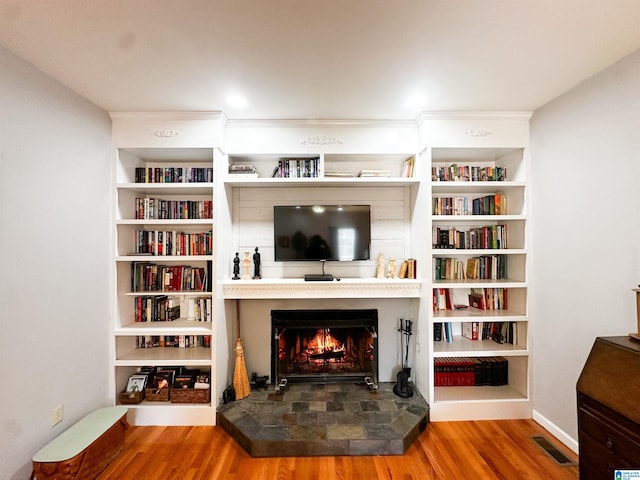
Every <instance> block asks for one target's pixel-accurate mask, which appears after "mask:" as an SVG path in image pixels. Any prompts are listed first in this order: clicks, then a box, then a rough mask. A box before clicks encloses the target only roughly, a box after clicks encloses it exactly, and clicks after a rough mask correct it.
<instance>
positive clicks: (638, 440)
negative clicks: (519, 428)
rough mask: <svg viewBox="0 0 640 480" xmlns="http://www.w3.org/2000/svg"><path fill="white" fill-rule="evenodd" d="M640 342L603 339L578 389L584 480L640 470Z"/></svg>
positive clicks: (599, 341) (610, 338)
mask: <svg viewBox="0 0 640 480" xmlns="http://www.w3.org/2000/svg"><path fill="white" fill-rule="evenodd" d="M639 394H640V342H637V341H633V340H631V339H629V338H628V337H601V338H597V339H596V341H595V343H594V345H593V347H592V349H591V353H590V354H589V357H588V359H587V362H586V363H585V366H584V368H583V370H582V373H581V375H580V378H579V380H578V384H577V395H578V439H579V443H580V447H579V448H580V450H579V455H580V478H581V479H583V480H584V479H587V480H589V479H602V478H615V477H614V473H615V470H620V469H640V404H639V403H638V395H639Z"/></svg>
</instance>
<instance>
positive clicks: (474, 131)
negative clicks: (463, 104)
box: [464, 128, 491, 137]
mask: <svg viewBox="0 0 640 480" xmlns="http://www.w3.org/2000/svg"><path fill="white" fill-rule="evenodd" d="M464 134H465V135H468V136H469V137H486V136H487V135H491V132H490V131H489V130H482V129H480V128H471V129H469V130H467V131H466V132H464Z"/></svg>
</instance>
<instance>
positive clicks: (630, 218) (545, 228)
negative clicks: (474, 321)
mask: <svg viewBox="0 0 640 480" xmlns="http://www.w3.org/2000/svg"><path fill="white" fill-rule="evenodd" d="M638 79H640V51H638V52H636V53H634V54H632V55H631V56H629V57H627V58H625V59H623V60H622V61H620V62H619V63H617V64H616V65H614V66H612V67H610V68H609V69H607V70H605V71H603V72H602V73H600V74H598V75H596V76H595V77H593V78H591V79H589V80H587V81H585V82H584V83H582V84H581V85H579V86H577V87H576V88H575V89H573V90H571V91H569V92H568V93H566V94H564V95H562V96H561V97H559V98H558V99H556V100H554V101H553V102H551V103H549V104H548V105H546V106H545V107H544V108H541V109H540V110H538V111H537V112H536V113H535V114H534V116H533V118H532V122H531V145H532V147H531V155H532V171H533V175H532V176H533V197H532V205H533V208H532V210H533V212H532V218H533V222H532V224H533V231H532V233H533V248H534V251H535V254H534V256H533V265H534V272H533V274H534V287H535V288H534V295H535V298H534V299H533V315H534V318H535V321H534V323H533V324H534V326H535V331H534V335H533V339H534V357H533V358H534V372H533V373H534V399H533V400H534V409H535V414H536V418H537V419H538V420H540V421H541V423H543V424H546V426H547V427H552V430H553V428H557V429H559V430H560V431H561V432H563V433H564V434H566V435H567V436H568V437H570V438H569V440H570V441H569V442H567V443H568V444H572V446H573V447H575V446H576V445H577V413H576V391H575V386H576V381H577V380H578V377H579V375H580V372H581V370H582V366H583V365H584V362H585V360H586V358H587V356H588V354H589V351H590V349H591V346H592V344H593V342H594V340H595V338H596V337H597V336H611V335H626V334H627V333H629V332H632V331H635V330H636V312H635V293H633V292H632V291H631V289H632V288H634V287H637V285H638V283H640V242H639V239H640V221H639V216H640V214H639V212H640V158H639V155H640V82H639V81H638ZM556 433H558V432H556ZM565 440H566V439H565Z"/></svg>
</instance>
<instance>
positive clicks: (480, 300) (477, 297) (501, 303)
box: [469, 288, 509, 310]
mask: <svg viewBox="0 0 640 480" xmlns="http://www.w3.org/2000/svg"><path fill="white" fill-rule="evenodd" d="M508 291H509V290H508V289H507V288H472V289H471V291H470V293H469V306H470V307H473V308H477V309H479V310H507V309H508V308H509V301H508Z"/></svg>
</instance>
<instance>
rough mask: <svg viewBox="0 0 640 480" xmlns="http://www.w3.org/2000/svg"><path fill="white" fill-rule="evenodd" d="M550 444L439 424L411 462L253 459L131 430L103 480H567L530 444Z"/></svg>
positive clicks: (227, 448) (216, 436)
mask: <svg viewBox="0 0 640 480" xmlns="http://www.w3.org/2000/svg"><path fill="white" fill-rule="evenodd" d="M533 435H544V436H546V437H547V438H548V439H549V440H550V441H551V442H552V443H553V444H554V446H555V447H556V448H558V449H559V450H560V451H561V452H562V453H564V454H565V455H566V456H567V457H569V458H570V459H571V460H573V461H574V462H577V456H576V455H575V454H574V453H573V452H571V451H570V450H569V449H568V448H566V447H565V446H564V445H563V444H561V443H560V442H559V441H558V440H556V439H555V438H553V437H552V436H551V435H550V434H549V433H548V432H546V431H545V430H544V429H543V428H542V427H540V426H539V425H538V424H537V423H535V422H534V421H533V420H500V421H476V422H434V423H430V424H429V425H428V426H427V429H426V430H425V431H424V432H423V433H422V434H421V435H420V437H419V438H418V440H417V441H416V442H415V443H414V444H413V445H412V446H411V447H410V448H409V450H408V451H407V453H406V454H405V455H400V456H374V457H278V458H252V457H250V456H249V455H248V454H247V453H246V452H245V451H244V450H243V449H242V448H241V447H240V446H239V445H238V444H237V443H235V441H234V440H233V439H232V438H231V437H229V435H227V433H226V432H224V431H223V430H222V429H221V428H220V427H133V426H131V427H129V429H128V431H127V439H126V444H125V448H124V450H123V451H122V453H121V454H120V455H119V456H118V458H116V459H115V460H114V461H113V462H112V463H111V464H110V465H109V466H108V467H107V469H106V470H105V471H104V472H103V473H102V474H101V475H100V476H99V477H98V479H97V480H116V479H117V480H129V479H136V480H154V479H162V480H174V479H179V480H195V479H216V480H217V479H221V480H222V479H224V480H272V479H273V480H331V479H345V480H360V479H361V480H372V479H388V480H391V479H393V480H395V479H398V480H431V479H438V480H444V479H447V480H467V479H469V480H471V479H473V480H478V479H504V480H517V479H528V480H538V479H539V480H565V479H577V478H578V467H577V466H568V467H567V466H559V465H558V464H557V463H556V462H555V461H554V460H553V459H551V457H549V455H547V454H546V453H545V452H543V451H542V449H541V448H540V447H539V446H538V445H537V444H536V443H535V442H534V441H533V440H532V439H531V436H533Z"/></svg>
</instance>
